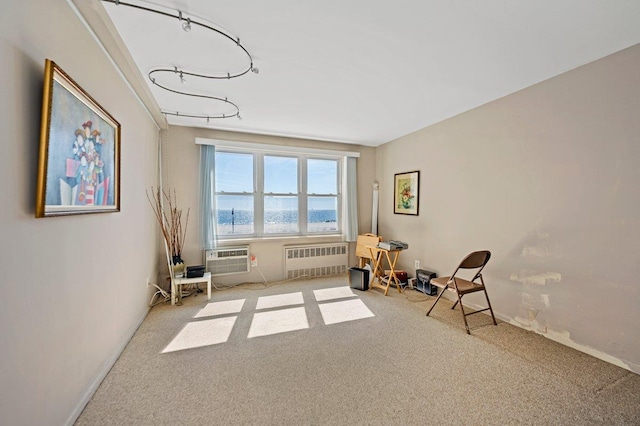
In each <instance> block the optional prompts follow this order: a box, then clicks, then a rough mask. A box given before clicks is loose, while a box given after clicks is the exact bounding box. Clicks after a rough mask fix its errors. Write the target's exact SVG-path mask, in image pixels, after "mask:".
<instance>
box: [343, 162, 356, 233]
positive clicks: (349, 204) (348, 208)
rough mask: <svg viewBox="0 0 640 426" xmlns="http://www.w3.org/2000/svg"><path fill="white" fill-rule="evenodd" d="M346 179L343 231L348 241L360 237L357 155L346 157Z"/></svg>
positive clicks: (344, 185)
mask: <svg viewBox="0 0 640 426" xmlns="http://www.w3.org/2000/svg"><path fill="white" fill-rule="evenodd" d="M344 162H345V179H344V180H343V194H344V197H343V201H344V203H343V209H342V212H343V221H344V225H343V232H344V236H345V240H346V241H356V240H357V239H358V182H357V168H356V165H357V163H356V158H355V157H345V159H344Z"/></svg>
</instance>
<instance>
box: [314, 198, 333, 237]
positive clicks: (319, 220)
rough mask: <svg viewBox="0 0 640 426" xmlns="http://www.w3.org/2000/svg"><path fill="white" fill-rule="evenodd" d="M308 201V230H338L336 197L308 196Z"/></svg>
mask: <svg viewBox="0 0 640 426" xmlns="http://www.w3.org/2000/svg"><path fill="white" fill-rule="evenodd" d="M308 203H309V211H308V218H307V230H308V231H309V232H320V231H337V230H338V219H337V218H338V197H309V199H308Z"/></svg>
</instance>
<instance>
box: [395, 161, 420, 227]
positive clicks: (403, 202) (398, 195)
mask: <svg viewBox="0 0 640 426" xmlns="http://www.w3.org/2000/svg"><path fill="white" fill-rule="evenodd" d="M393 188H394V189H393V213H395V214H407V215H413V216H418V212H419V207H420V171H413V172H405V173H396V174H395V175H394V179H393Z"/></svg>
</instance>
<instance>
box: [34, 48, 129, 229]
mask: <svg viewBox="0 0 640 426" xmlns="http://www.w3.org/2000/svg"><path fill="white" fill-rule="evenodd" d="M36 192H37V198H36V217H46V216H62V215H75V214H86V213H108V212H117V211H120V124H119V123H118V122H117V121H116V120H115V119H114V118H113V117H112V116H111V115H110V114H109V113H108V112H107V111H106V110H105V109H104V108H102V107H101V106H100V105H99V104H98V103H97V102H96V101H95V100H94V99H93V98H92V97H91V96H90V95H89V94H88V93H87V92H85V91H84V90H83V89H82V88H81V87H80V86H79V85H78V84H77V83H76V82H75V81H73V79H72V78H71V77H69V76H68V75H67V74H66V73H65V72H64V71H63V70H62V69H61V68H60V67H59V66H58V65H56V64H55V62H53V61H51V60H49V59H47V60H46V61H45V75H44V88H43V96H42V119H41V123H40V151H39V158H38V186H37V191H36Z"/></svg>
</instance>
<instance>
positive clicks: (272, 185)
mask: <svg viewBox="0 0 640 426" xmlns="http://www.w3.org/2000/svg"><path fill="white" fill-rule="evenodd" d="M264 192H266V193H274V194H297V193H298V159H297V158H291V157H274V156H268V155H265V157H264Z"/></svg>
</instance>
